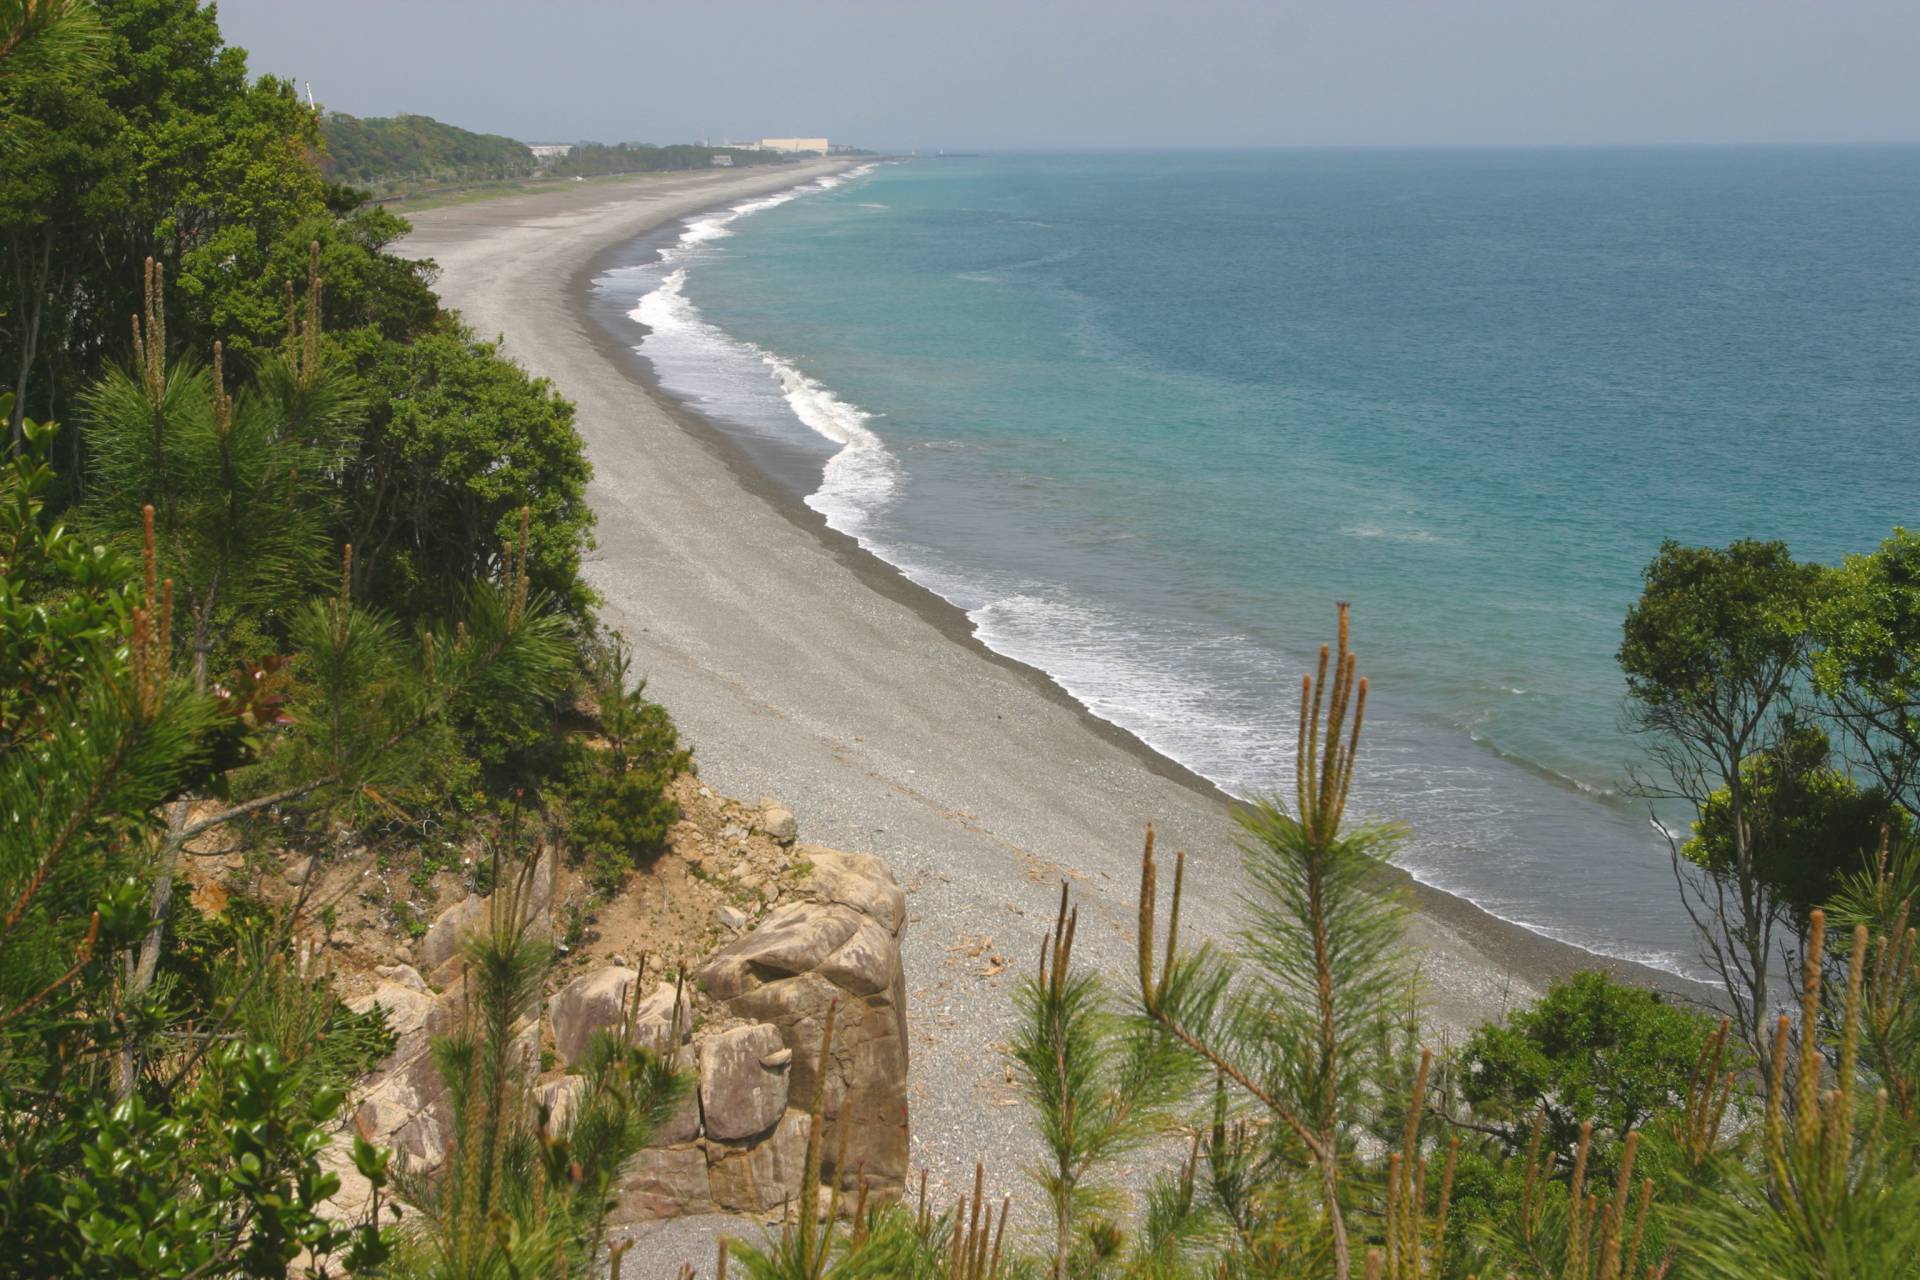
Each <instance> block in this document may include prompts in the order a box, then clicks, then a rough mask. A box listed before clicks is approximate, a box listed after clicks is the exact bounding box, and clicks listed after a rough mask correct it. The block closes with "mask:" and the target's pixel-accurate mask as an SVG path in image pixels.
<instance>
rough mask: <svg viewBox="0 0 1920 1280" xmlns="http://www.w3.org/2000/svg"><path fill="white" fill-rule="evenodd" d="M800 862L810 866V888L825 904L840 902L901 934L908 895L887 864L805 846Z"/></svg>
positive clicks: (798, 855)
mask: <svg viewBox="0 0 1920 1280" xmlns="http://www.w3.org/2000/svg"><path fill="white" fill-rule="evenodd" d="M794 855H795V858H796V860H797V861H803V862H806V863H808V864H809V865H810V866H811V867H812V870H811V871H809V872H808V873H807V877H806V882H805V883H806V888H807V891H808V892H809V893H810V894H811V895H812V896H814V897H817V898H819V899H820V900H821V901H823V902H837V903H839V904H841V905H842V906H847V907H852V908H853V909H854V910H855V911H858V912H860V913H861V914H863V915H869V916H872V917H873V918H874V919H875V920H878V921H879V922H880V924H881V925H882V927H884V928H885V929H886V930H887V931H888V932H889V933H892V934H894V935H896V936H897V935H898V934H899V932H900V927H901V926H902V925H903V924H905V923H906V919H907V895H906V894H904V893H902V892H901V891H900V886H899V885H898V884H896V883H895V882H894V879H893V873H892V872H890V871H888V870H887V864H886V863H884V862H882V861H881V860H880V859H878V858H876V857H874V856H873V855H872V854H870V853H846V852H843V851H841V850H839V849H827V848H823V847H821V846H820V845H812V844H810V845H802V846H801V847H800V848H798V849H796V850H795V851H794Z"/></svg>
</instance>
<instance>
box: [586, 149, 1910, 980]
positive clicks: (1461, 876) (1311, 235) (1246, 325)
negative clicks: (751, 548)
mask: <svg viewBox="0 0 1920 1280" xmlns="http://www.w3.org/2000/svg"><path fill="white" fill-rule="evenodd" d="M742 209H743V211H742V212H734V211H727V212H724V213H722V214H720V215H717V216H710V217H707V218H704V219H700V220H696V221H694V222H693V223H691V224H689V225H688V226H686V227H680V228H676V229H674V232H673V234H671V235H669V236H667V237H666V238H665V239H664V240H661V239H659V238H656V239H655V240H654V241H651V242H648V243H646V244H642V245H638V246H635V247H634V249H633V251H632V253H631V254H630V255H629V262H628V265H625V266H621V267H618V268H616V269H613V270H610V271H609V272H607V273H606V274H605V275H604V276H603V277H602V278H601V279H600V280H599V281H598V282H597V286H596V288H597V291H598V294H599V297H600V299H601V302H602V304H603V305H602V307H601V309H602V311H603V312H605V313H606V314H607V315H609V316H610V317H612V319H611V320H610V321H609V323H612V324H615V325H616V327H618V329H619V331H621V332H624V334H625V335H626V336H627V337H628V339H629V340H630V341H631V342H632V343H633V344H635V345H636V347H637V348H638V350H639V352H640V353H641V355H642V356H644V357H645V358H646V359H648V360H649V361H651V362H652V363H653V365H654V367H655V370H656V372H657V374H658V376H659V378H660V379H661V381H662V382H663V384H664V385H665V386H666V387H667V388H668V389H669V390H671V391H674V392H676V393H677V394H680V395H683V396H684V397H686V398H687V399H688V400H690V401H692V402H694V403H696V404H698V405H699V406H700V407H701V408H702V409H704V410H705V411H706V412H707V413H708V414H709V415H711V416H712V417H714V418H715V419H716V420H718V421H719V422H721V423H722V424H723V425H724V426H726V427H727V428H728V429H729V430H732V431H734V432H736V433H738V435H739V437H740V439H741V440H742V442H743V443H744V444H745V445H746V446H747V447H748V449H749V452H750V453H751V454H752V455H753V456H754V457H756V458H757V459H760V460H761V461H762V462H763V463H764V465H766V466H767V467H768V468H769V469H770V470H772V471H773V472H774V473H776V474H777V475H780V476H782V477H784V478H786V479H787V480H788V481H789V482H790V483H793V484H795V485H796V486H797V487H799V488H800V490H801V491H802V492H804V493H806V494H808V495H809V497H808V501H809V503H810V504H811V505H812V506H813V507H814V508H815V509H816V510H818V511H820V512H822V513H823V514H824V515H825V517H826V519H827V521H828V523H830V524H831V525H833V526H834V527H836V528H839V529H842V530H845V531H847V532H849V533H852V534H853V535H855V536H856V537H858V538H859V539H860V540H861V541H862V542H863V543H864V544H865V545H867V546H868V547H869V548H870V549H872V550H873V551H875V552H877V553H878V554H880V555H881V556H883V557H884V558H886V559H888V560H889V561H892V562H893V563H895V564H896V565H899V566H900V567H901V568H902V569H903V570H905V571H906V572H907V573H908V574H910V575H911V576H912V577H914V578H915V579H917V580H919V581H921V582H922V583H924V584H925V585H927V586H929V587H931V588H932V589H934V590H935V591H938V592H939V593H940V594H942V595H944V596H946V597H947V598H949V599H950V600H952V601H954V602H955V603H956V604H958V605H959V606H960V607H962V608H964V609H966V610H967V611H968V612H969V615H970V617H971V618H972V619H973V621H974V624H975V626H976V627H977V628H978V631H979V634H980V637H981V639H982V640H984V641H985V642H986V643H987V644H989V645H991V646H992V647H994V648H996V649H998V650H1001V651H1002V652H1005V653H1007V654H1009V655H1011V656H1014V657H1017V658H1020V659H1023V660H1025V661H1027V662H1030V663H1032V664H1033V665H1035V666H1038V667H1040V668H1042V669H1043V670H1045V671H1047V672H1049V673H1050V674H1052V675H1053V676H1054V677H1055V678H1056V679H1057V680H1058V681H1059V682H1060V683H1061V684H1062V685H1063V686H1065V687H1066V688H1067V689H1068V690H1069V691H1070V692H1072V693H1073V694H1074V695H1075V696H1077V697H1078V698H1079V699H1080V700H1081V701H1083V702H1084V703H1086V704H1087V706H1088V707H1089V708H1091V709H1092V710H1093V711H1094V712H1095V713H1096V714H1098V715H1100V716H1103V717H1105V718H1107V719H1109V720H1112V721H1114V722H1116V723H1118V724H1120V725H1123V726H1125V727H1126V728H1128V729H1130V730H1132V731H1133V732H1135V733H1136V734H1138V735H1139V736H1140V737H1141V738H1143V739H1144V740H1145V741H1147V742H1148V743H1150V744H1152V745H1153V746H1155V747H1156V748H1158V749H1160V750H1161V751H1163V752H1165V753H1166V754H1168V755H1170V756H1173V757H1175V758H1176V759H1178V760H1180V761H1182V762H1183V763H1185V764H1187V765H1189V766H1190V767H1192V768H1194V769H1195V770H1197V771H1198V772H1200V773H1202V774H1205V775H1207V776H1209V777H1211V778H1213V779H1215V780H1216V781H1218V782H1220V783H1221V784H1223V785H1224V786H1226V787H1228V788H1229V789H1232V790H1236V791H1246V790H1249V789H1256V788H1264V787H1267V786H1270V785H1273V784H1275V783H1278V782H1281V781H1283V780H1284V779H1286V778H1288V777H1290V769H1291V746H1292V734H1293V727H1294V717H1295V715H1296V714H1297V712H1296V702H1295V698H1296V688H1297V682H1298V679H1299V676H1300V674H1301V672H1302V671H1303V670H1305V669H1306V667H1307V666H1308V664H1309V662H1310V660H1311V658H1312V655H1313V653H1314V651H1315V649H1316V648H1317V646H1318V645H1319V643H1320V642H1321V641H1322V640H1325V639H1328V638H1330V634H1331V627H1332V623H1333V618H1334V610H1333V605H1334V601H1336V600H1349V601H1351V602H1352V603H1353V610H1354V626H1355V647H1356V648H1357V649H1358V650H1359V651H1360V653H1361V654H1362V659H1363V661H1362V666H1363V669H1364V670H1365V671H1366V673H1367V674H1369V675H1370V676H1371V678H1372V682H1373V688H1374V694H1375V696H1374V701H1373V707H1372V714H1371V716H1370V719H1369V734H1370V739H1371V745H1370V747H1369V748H1368V750H1367V751H1366V754H1365V758H1364V761H1363V779H1362V784H1361V785H1362V788H1363V794H1361V796H1360V801H1359V802H1360V805H1361V806H1362V807H1363V808H1364V809H1366V810H1368V811H1370V812H1373V813H1377V814H1382V815H1388V816H1393V817H1397V818H1400V819H1402V820H1404V821H1405V822H1407V823H1408V824H1410V825H1411V826H1412V828H1413V829H1414V833H1415V834H1414V838H1413V841H1412V843H1411V844H1410V846H1409V847H1408V849H1407V851H1406V853H1405V855H1404V856H1403V858H1402V861H1403V862H1404V864H1405V865H1406V866H1407V867H1408V868H1409V869H1410V870H1412V871H1413V872H1414V873H1415V874H1416V875H1418V876H1419V877H1420V878H1422V879H1424V880H1427V881H1428V882H1430V883H1433V884H1435V885H1438V886H1439V887H1441V888H1444V889H1447V890H1450V891H1453V892H1456V893H1460V894H1462V895H1464V896H1466V897H1469V898H1471V899H1472V900H1474V901H1475V902H1477V903H1479V904H1480V905H1482V906H1484V907H1486V908H1487V909H1489V910H1491V911H1493V912H1495V913H1496V914H1499V915H1502V916H1504V917H1507V918H1509V919H1512V920H1516V921H1519V922H1521V923H1523V924H1527V925H1529V926H1531V927H1533V928H1536V929H1539V930H1541V931H1542V932H1545V933H1548V934H1550V935H1552V936H1555V937H1559V938H1562V939H1565V940H1567V941H1571V942H1575V943H1578V944H1580V945H1583V946H1586V947H1589V948H1592V949H1594V950H1597V951H1601V952H1605V953H1608V954H1614V955H1621V956H1626V957H1630V958H1635V959H1639V960H1642V961H1646V962H1650V963H1655V964H1659V965H1662V966H1665V967H1668V968H1672V969H1675V970H1678V971H1694V970H1695V968H1696V966H1695V964H1694V959H1693V955H1692V948H1691V943H1690V941H1689V933H1688V930H1687V926H1686V921H1685V917H1684V915H1683V914H1682V913H1681V911H1680V909H1679V906H1678V904H1677V902H1676V901H1675V898H1674V894H1673V889H1672V882H1671V873H1670V871H1669V869H1668V865H1667V856H1666V846H1665V844H1664V842H1663V841H1662V840H1661V839H1660V838H1659V837H1658V835H1657V834H1656V833H1655V832H1654V831H1653V829H1652V828H1651V826H1650V824H1649V821H1648V815H1647V813H1646V810H1645V807H1644V805H1641V804H1639V803H1637V802H1634V801H1631V800H1630V799H1628V798H1626V797H1625V796H1624V795H1623V794H1622V792H1623V789H1624V785H1625V775H1626V772H1627V767H1628V765H1629V764H1630V762H1631V761H1632V760H1633V759H1634V758H1635V754H1636V749H1635V746H1634V744H1633V742H1632V741H1631V739H1630V738H1629V737H1628V736H1627V735H1626V734H1625V733H1624V731H1623V730H1622V728H1621V694H1622V684H1621V680H1620V676H1619V674H1618V671H1617V669H1616V667H1615V665H1614V661H1613V652H1614V649H1615V647H1616V646H1617V643H1618V634H1619V623H1620V618H1621V615H1622V613H1623V611H1624V610H1625V608H1626V606H1627V604H1628V603H1629V602H1630V601H1631V600H1632V599H1633V596H1634V594H1635V590H1636V582H1637V575H1638V573H1639V571H1640V569H1641V567H1642V566H1643V565H1644V564H1645V562H1646V561H1647V559H1648V558H1649V557H1650V556H1651V555H1652V554H1653V552H1654V550H1655V548H1656V547H1657V545H1658V543H1659V542H1660V540H1661V539H1662V538H1667V537H1672V538H1678V539H1682V540H1686V541H1706V542H1723V541H1726V540H1728V539H1731V538H1736V537H1743V536H1762V537H1781V538H1785V539H1786V540H1788V542H1789V543H1790V544H1791V545H1792V546H1793V547H1794V549H1795V550H1796V552H1798V553H1799V554H1801V555H1803V556H1806V557H1811V558H1818V559H1823V560H1832V559H1837V558H1839V557H1841V556H1843V555H1845V554H1847V553H1849V552H1855V551H1864V550H1868V549H1870V548H1871V547H1872V546H1873V545H1874V544H1876V543H1877V542H1878V541H1879V540H1880V539H1881V538H1882V537H1884V536H1885V534H1886V532H1887V531H1888V529H1889V528H1890V527H1891V526H1892V525H1894V524H1896V523H1906V524H1909V525H1911V524H1914V523H1916V522H1920V485H1917V483H1916V482H1920V460H1917V458H1916V444H1920V365H1917V364H1916V359H1917V358H1920V150H1915V149H1858V150H1853V149H1807V150H1785V149H1783V150H1745V149H1739V150H1734V149H1729V150H1704V149H1703V150H1659V151H1587V150H1578V151H1574V150H1569V151H1537V152H1530V151H1485V152H1472V151H1463V152H1347V153H1339V152H1310V153H1258V154H1252V153H1249V154H1219V155H1207V154H1180V155H1132V154H1103V155H1044V156H1043V155H1026V156H1009V157H988V158H981V159H966V160H922V161H918V162H913V163H906V164H885V165H879V166H876V167H874V168H873V169H871V170H870V171H866V172H862V173H860V174H858V175H857V176H854V177H851V178H849V179H845V180H840V181H830V182H829V183H827V184H825V185H824V187H822V186H819V185H815V186H812V187H809V188H807V189H805V190H803V191H801V192H799V193H796V194H794V195H793V196H792V197H791V198H786V197H782V198H776V199H774V200H769V201H758V202H753V203H752V204H749V205H747V206H743V207H742ZM643 326H644V327H643Z"/></svg>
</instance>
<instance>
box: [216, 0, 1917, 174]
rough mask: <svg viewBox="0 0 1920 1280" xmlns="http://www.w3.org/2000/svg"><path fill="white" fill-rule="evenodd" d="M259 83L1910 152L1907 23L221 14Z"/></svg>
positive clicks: (327, 9) (606, 111)
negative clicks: (262, 74)
mask: <svg viewBox="0 0 1920 1280" xmlns="http://www.w3.org/2000/svg"><path fill="white" fill-rule="evenodd" d="M219 7H220V19H221V26H222V27H223V29H224V30H225V31H226V33H227V36H228V39H230V40H231V41H233V42H234V43H236V44H240V45H243V46H245V47H246V48H247V49H249V50H251V51H252V53H253V62H252V65H253V67H254V69H255V70H256V71H271V72H275V73H277V74H280V75H285V76H290V77H292V78H294V79H296V80H303V81H311V82H312V84H313V89H314V93H315V95H316V96H317V97H318V98H320V100H321V101H322V102H323V103H324V104H325V105H327V106H329V107H333V108H335V109H337V110H341V111H348V112H352V113H354V114H356V115H390V114H393V113H396V112H402V111H405V112H418V113H422V114H425V115H431V116H435V117H438V118H440V119H442V120H447V121H451V122H453V123H455V124H459V125H463V126H465V127H467V128H470V129H479V130H484V131H489V132H497V133H506V134H510V135H512V136H514V137H517V138H521V139H524V140H528V141H571V140H575V139H580V138H592V139H597V140H601V141H616V140H622V139H636V140H646V141H654V142H672V141H682V140H690V139H697V138H701V137H712V138H716V139H718V138H721V137H733V138H751V137H758V136H760V135H763V134H767V135H789V134H798V135H807V136H817V135H821V134H824V135H826V136H828V137H830V138H832V139H833V140H834V141H836V142H838V141H843V140H844V141H847V142H852V143H855V144H860V145H866V146H873V147H884V148H908V147H920V148H929V147H940V146H945V147H950V148H955V147H989V148H1009V147H1072V146H1102V147H1105V146H1141V147H1164V146H1195V145H1201V146H1204V145H1217V146H1298V145H1353V144H1359V145H1398V144H1489V143H1491V144H1516V143H1517V144H1536V143H1545V144H1553V143H1571V144H1582V143H1615V142H1620V143H1633V142H1653V143H1669V142H1920V2H1916V0H1299V2H1291V0H1268V2H1267V3H1245V2H1241V0H1186V2H1185V3H1166V2H1162V0H1105V2H1104V3H1092V2H1083V0H1029V2H1027V3H1011V2H1008V0H788V2H786V3H778V2H775V0H680V2H679V3H671V4H668V3H655V2H654V0H624V2H619V3H616V2H615V0H520V2H519V3H503V2H499V0H320V2H317V3H316V2H313V0H220V6H219Z"/></svg>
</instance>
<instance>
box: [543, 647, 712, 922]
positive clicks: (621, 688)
mask: <svg viewBox="0 0 1920 1280" xmlns="http://www.w3.org/2000/svg"><path fill="white" fill-rule="evenodd" d="M588 663H589V675H590V678H591V680H592V683H593V687H594V691H595V693H596V694H597V696H598V698H599V703H600V724H601V728H602V729H603V730H604V731H605V733H606V738H607V745H606V747H604V748H595V747H589V746H577V747H575V749H574V751H573V754H572V758H571V759H570V760H568V762H567V764H566V765H565V767H564V769H563V770H562V780H561V787H560V790H561V794H562V797H563V799H564V800H565V803H566V810H567V820H568V831H569V846H570V848H571V850H572V856H573V859H574V861H575V862H576V863H577V864H579V865H581V866H583V867H584V868H585V869H586V875H587V880H588V882H589V883H590V884H592V886H593V887H594V889H595V890H596V891H598V892H600V893H602V894H609V893H612V892H613V891H614V890H616V889H618V888H619V887H620V884H621V882H622V881H624V880H625V879H626V876H627V873H628V872H630V871H632V870H634V869H635V868H638V867H643V866H646V865H648V864H649V863H651V862H652V861H653V859H654V858H656V857H658V856H659V855H660V852H661V851H662V850H663V849H664V848H665V847H666V841H667V831H668V829H669V828H671V827H672V826H673V824H674V823H675V822H676V821H678V820H679V817H680V808H679V806H678V805H676V804H675V803H674V802H673V800H672V798H671V797H670V796H668V794H667V787H668V785H669V784H670V783H672V781H673V779H674V775H676V774H678V773H680V772H682V771H684V770H685V769H686V768H688V766H689V765H690V764H691V763H692V756H691V755H690V754H689V753H688V752H687V751H686V750H684V749H683V748H682V747H681V746H680V735H679V732H678V731H677V730H676V729H675V728H674V726H673V720H672V719H671V717H669V716H668V715H667V712H666V708H664V707H662V706H660V705H659V704H658V703H653V702H648V701H647V700H646V697H645V690H646V682H645V681H640V682H638V683H636V684H634V685H633V687H632V688H631V689H629V688H628V687H627V686H628V669H629V666H630V661H629V658H628V656H627V652H626V648H625V646H624V644H623V643H622V642H621V640H620V638H619V636H617V635H615V636H611V637H609V638H608V639H607V640H605V641H604V642H602V643H600V644H598V645H596V646H595V647H594V648H593V649H592V650H591V651H590V652H589V655H588Z"/></svg>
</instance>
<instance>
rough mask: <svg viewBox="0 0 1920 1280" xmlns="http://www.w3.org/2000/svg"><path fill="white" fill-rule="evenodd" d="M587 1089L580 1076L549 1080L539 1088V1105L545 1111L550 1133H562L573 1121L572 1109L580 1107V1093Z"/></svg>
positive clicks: (584, 1081)
mask: <svg viewBox="0 0 1920 1280" xmlns="http://www.w3.org/2000/svg"><path fill="white" fill-rule="evenodd" d="M586 1087H587V1082H586V1080H585V1079H584V1078H583V1077H581V1076H561V1077H560V1078H559V1079H558V1080H549V1081H547V1083H545V1084H543V1085H541V1086H540V1090H539V1097H540V1105H541V1106H543V1107H545V1108H546V1109H547V1129H548V1131H549V1132H551V1133H563V1132H565V1131H566V1127H567V1125H568V1124H569V1123H571V1122H572V1120H573V1112H574V1108H576V1107H578V1106H579V1105H580V1094H581V1091H582V1090H584V1089H585V1088H586Z"/></svg>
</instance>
